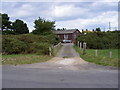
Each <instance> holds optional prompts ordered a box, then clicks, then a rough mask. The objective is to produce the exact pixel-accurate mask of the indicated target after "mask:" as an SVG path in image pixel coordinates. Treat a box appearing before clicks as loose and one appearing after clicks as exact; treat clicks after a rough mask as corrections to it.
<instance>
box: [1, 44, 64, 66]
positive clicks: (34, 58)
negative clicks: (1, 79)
mask: <svg viewBox="0 0 120 90" xmlns="http://www.w3.org/2000/svg"><path fill="white" fill-rule="evenodd" d="M61 48H62V45H61V46H60V47H59V48H58V49H57V50H55V52H54V54H55V55H56V54H57V53H58V52H59V50H60V49H61ZM1 57H2V62H1V64H3V65H9V64H11V65H18V64H32V63H40V62H45V61H48V60H50V59H51V58H53V56H49V55H38V54H37V53H36V54H11V55H1Z"/></svg>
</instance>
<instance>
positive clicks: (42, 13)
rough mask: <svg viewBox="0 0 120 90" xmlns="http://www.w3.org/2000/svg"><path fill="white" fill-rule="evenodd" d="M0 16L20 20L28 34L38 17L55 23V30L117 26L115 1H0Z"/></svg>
mask: <svg viewBox="0 0 120 90" xmlns="http://www.w3.org/2000/svg"><path fill="white" fill-rule="evenodd" d="M2 13H7V14H8V15H9V17H10V20H11V21H15V19H21V20H23V21H24V22H25V23H27V25H28V27H29V30H30V32H31V31H32V30H34V27H33V26H34V21H35V20H36V19H38V17H42V18H45V19H49V20H52V21H56V28H67V29H74V28H77V29H79V30H81V29H90V30H92V29H95V28H97V27H100V28H102V29H103V30H104V29H105V30H107V29H108V25H109V22H111V27H112V29H113V30H114V29H115V28H117V27H118V3H117V2H2Z"/></svg>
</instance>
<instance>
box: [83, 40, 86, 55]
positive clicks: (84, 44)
mask: <svg viewBox="0 0 120 90" xmlns="http://www.w3.org/2000/svg"><path fill="white" fill-rule="evenodd" d="M84 54H86V43H85V42H84V43H83V55H84Z"/></svg>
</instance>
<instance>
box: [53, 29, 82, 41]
mask: <svg viewBox="0 0 120 90" xmlns="http://www.w3.org/2000/svg"><path fill="white" fill-rule="evenodd" d="M53 33H55V34H56V35H58V37H59V38H60V40H61V41H63V40H70V41H71V42H73V41H75V39H76V37H77V36H78V35H80V31H79V30H78V29H68V30H67V29H66V30H57V31H53Z"/></svg>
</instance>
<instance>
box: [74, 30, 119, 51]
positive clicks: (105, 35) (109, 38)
mask: <svg viewBox="0 0 120 90" xmlns="http://www.w3.org/2000/svg"><path fill="white" fill-rule="evenodd" d="M119 38H120V31H107V32H104V31H92V32H86V31H83V32H82V33H81V35H79V36H78V37H77V38H76V41H80V42H82V43H83V42H86V43H87V48H89V49H120V40H119Z"/></svg>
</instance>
